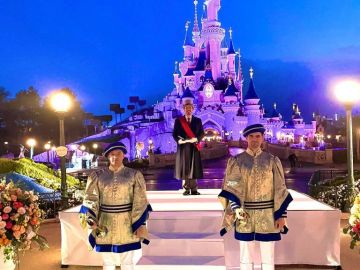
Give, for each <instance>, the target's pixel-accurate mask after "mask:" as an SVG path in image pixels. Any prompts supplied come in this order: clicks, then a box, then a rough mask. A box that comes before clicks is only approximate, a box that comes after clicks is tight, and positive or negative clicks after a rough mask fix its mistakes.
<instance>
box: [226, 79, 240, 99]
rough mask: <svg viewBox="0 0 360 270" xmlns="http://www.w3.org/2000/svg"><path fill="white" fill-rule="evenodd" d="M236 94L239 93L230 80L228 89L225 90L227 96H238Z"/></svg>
mask: <svg viewBox="0 0 360 270" xmlns="http://www.w3.org/2000/svg"><path fill="white" fill-rule="evenodd" d="M236 92H239V91H238V90H237V89H236V87H235V85H234V84H233V83H232V81H231V80H229V84H228V87H227V88H226V89H225V96H236Z"/></svg>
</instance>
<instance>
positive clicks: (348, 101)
mask: <svg viewBox="0 0 360 270" xmlns="http://www.w3.org/2000/svg"><path fill="white" fill-rule="evenodd" d="M334 93H335V96H336V98H337V99H338V100H339V101H340V102H341V103H342V104H343V105H344V106H345V111H346V137H347V166H348V177H349V180H348V181H349V183H348V184H349V190H348V191H349V193H348V201H347V202H348V208H349V209H350V207H351V204H352V201H353V197H354V195H355V189H354V182H355V180H354V160H353V136H352V135H353V134H352V107H353V105H354V104H356V103H357V102H359V101H360V83H359V82H358V81H355V80H343V81H340V82H338V83H337V84H336V85H335V88H334Z"/></svg>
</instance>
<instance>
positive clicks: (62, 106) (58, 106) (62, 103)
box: [50, 91, 71, 208]
mask: <svg viewBox="0 0 360 270" xmlns="http://www.w3.org/2000/svg"><path fill="white" fill-rule="evenodd" d="M50 102H51V106H52V107H53V108H54V110H55V112H57V114H58V117H59V127H60V140H59V142H60V146H62V147H65V130H64V118H65V113H66V112H68V111H69V109H70V106H71V99H70V97H69V95H68V94H66V93H65V92H63V91H58V92H55V93H54V94H53V95H52V96H51V100H50ZM60 170H61V200H62V206H63V208H65V207H67V202H68V194H67V183H66V167H65V155H61V157H60Z"/></svg>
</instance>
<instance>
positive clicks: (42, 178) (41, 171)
mask: <svg viewBox="0 0 360 270" xmlns="http://www.w3.org/2000/svg"><path fill="white" fill-rule="evenodd" d="M9 172H16V173H19V174H22V175H26V176H28V177H31V178H33V179H35V180H36V182H38V183H39V184H40V185H43V186H44V187H47V188H51V189H55V190H59V189H60V185H61V179H60V177H59V175H58V173H57V172H55V171H54V170H52V169H50V168H48V167H47V166H45V165H44V164H39V163H35V162H34V161H32V160H30V159H26V158H22V159H19V160H12V159H6V158H0V174H3V173H4V174H5V173H9ZM66 180H67V184H68V186H69V188H71V187H75V186H79V180H78V179H76V178H75V177H73V176H70V175H66Z"/></svg>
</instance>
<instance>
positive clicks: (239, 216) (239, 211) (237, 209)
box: [235, 208, 244, 220]
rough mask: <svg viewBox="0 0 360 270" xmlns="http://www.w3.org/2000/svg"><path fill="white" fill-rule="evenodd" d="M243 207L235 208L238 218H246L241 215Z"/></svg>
mask: <svg viewBox="0 0 360 270" xmlns="http://www.w3.org/2000/svg"><path fill="white" fill-rule="evenodd" d="M242 212H243V211H242V209H241V208H236V209H235V216H236V218H237V219H238V220H242V219H244V217H243V216H242V215H241V214H242Z"/></svg>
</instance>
